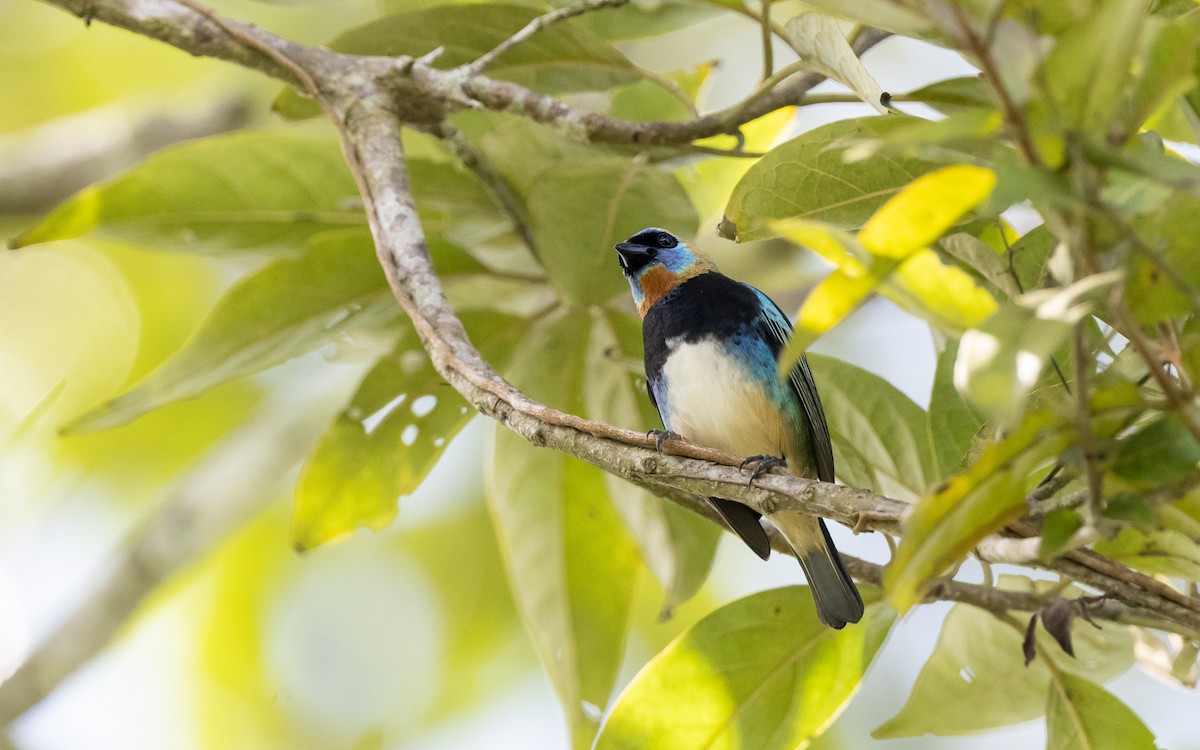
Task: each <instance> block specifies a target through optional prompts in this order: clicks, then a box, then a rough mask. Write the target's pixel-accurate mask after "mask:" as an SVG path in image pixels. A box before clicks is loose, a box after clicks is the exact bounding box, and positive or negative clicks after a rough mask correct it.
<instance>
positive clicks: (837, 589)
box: [769, 511, 863, 629]
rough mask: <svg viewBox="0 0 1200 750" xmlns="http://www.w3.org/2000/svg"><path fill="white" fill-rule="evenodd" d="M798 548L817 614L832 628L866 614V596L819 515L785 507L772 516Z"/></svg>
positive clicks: (789, 540) (784, 534)
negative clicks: (809, 514)
mask: <svg viewBox="0 0 1200 750" xmlns="http://www.w3.org/2000/svg"><path fill="white" fill-rule="evenodd" d="M769 518H770V521H771V523H773V524H774V525H775V526H776V527H777V528H778V529H779V530H780V531H781V532H783V536H784V537H785V538H786V539H787V540H788V544H790V545H791V546H792V549H793V550H795V552H796V557H797V558H798V559H799V560H800V567H802V568H804V575H805V577H806V578H808V586H809V588H810V589H811V590H812V594H813V599H814V600H815V601H816V604H817V617H818V618H819V619H820V620H821V622H823V623H825V624H826V625H828V626H829V627H831V628H838V629H840V628H843V627H845V625H846V623H848V622H858V621H859V620H861V619H862V616H863V600H862V597H861V596H860V595H859V593H858V589H857V588H855V586H854V581H853V580H852V579H851V578H850V576H849V574H847V573H846V568H845V566H844V565H842V558H841V557H840V556H839V555H838V551H837V548H836V547H834V546H833V540H832V539H830V538H829V530H828V529H826V528H825V522H824V521H822V520H821V519H820V518H814V517H813V516H806V515H804V514H803V513H795V512H792V511H782V512H780V513H775V514H772V515H771V516H769Z"/></svg>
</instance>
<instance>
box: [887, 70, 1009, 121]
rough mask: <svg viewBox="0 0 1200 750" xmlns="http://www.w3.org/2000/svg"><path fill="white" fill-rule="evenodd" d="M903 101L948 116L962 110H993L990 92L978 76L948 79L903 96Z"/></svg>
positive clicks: (993, 104)
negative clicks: (918, 104) (916, 103)
mask: <svg viewBox="0 0 1200 750" xmlns="http://www.w3.org/2000/svg"><path fill="white" fill-rule="evenodd" d="M903 100H904V101H915V102H922V103H923V104H928V105H929V106H930V107H933V108H934V109H936V110H938V111H940V112H943V113H946V114H950V113H953V112H958V111H961V110H963V109H989V110H990V109H993V108H994V107H995V103H994V101H993V100H992V91H991V89H990V88H989V87H988V85H987V84H986V83H984V81H983V79H982V78H980V77H979V76H969V77H966V78H948V79H946V80H944V81H938V82H936V83H931V84H929V85H928V86H923V87H922V88H919V89H917V90H916V91H913V92H911V93H908V94H905V95H904V97H903Z"/></svg>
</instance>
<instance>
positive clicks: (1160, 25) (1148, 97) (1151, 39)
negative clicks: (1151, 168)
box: [1124, 16, 1200, 134]
mask: <svg viewBox="0 0 1200 750" xmlns="http://www.w3.org/2000/svg"><path fill="white" fill-rule="evenodd" d="M1143 40H1144V43H1143V46H1144V47H1149V49H1143V50H1142V55H1141V56H1142V57H1144V58H1145V59H1144V65H1143V69H1142V71H1141V73H1140V75H1139V76H1138V80H1137V81H1136V82H1135V83H1134V84H1133V90H1132V92H1131V95H1130V106H1129V110H1128V113H1127V114H1125V117H1124V120H1125V125H1124V132H1125V133H1126V134H1133V133H1136V132H1137V130H1138V128H1139V127H1141V126H1142V125H1143V124H1145V123H1146V121H1147V120H1148V119H1150V117H1151V116H1152V115H1153V114H1154V113H1155V112H1156V111H1157V110H1159V109H1160V108H1162V107H1163V106H1164V105H1165V104H1167V103H1168V102H1170V101H1171V100H1173V99H1175V98H1177V97H1181V96H1183V95H1184V94H1186V93H1187V92H1188V91H1189V90H1190V89H1192V88H1193V87H1194V86H1195V85H1196V70H1195V68H1196V47H1197V45H1198V44H1200V22H1197V20H1196V18H1195V17H1194V16H1192V17H1188V18H1182V19H1172V20H1170V21H1166V20H1163V19H1160V18H1150V19H1147V20H1146V33H1145V35H1144V37H1143Z"/></svg>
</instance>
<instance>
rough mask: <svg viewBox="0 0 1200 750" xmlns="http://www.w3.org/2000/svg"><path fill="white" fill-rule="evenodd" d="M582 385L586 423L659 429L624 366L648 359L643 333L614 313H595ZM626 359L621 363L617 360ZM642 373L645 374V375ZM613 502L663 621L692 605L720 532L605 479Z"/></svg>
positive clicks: (647, 401)
mask: <svg viewBox="0 0 1200 750" xmlns="http://www.w3.org/2000/svg"><path fill="white" fill-rule="evenodd" d="M586 357H587V367H586V372H587V376H586V379H585V381H584V385H583V394H584V402H585V405H586V411H585V413H586V414H587V416H588V418H590V419H596V420H601V421H604V422H608V423H609V424H615V425H620V426H623V427H629V428H631V429H635V430H644V429H648V428H649V427H651V426H656V425H658V424H659V419H658V414H657V412H655V410H654V407H653V406H652V405H651V403H650V399H649V397H648V396H647V395H646V391H645V385H644V381H643V383H642V387H641V388H637V387H636V386H635V377H634V371H631V370H630V369H629V368H628V367H626V366H624V365H623V363H622V361H621V359H624V360H625V361H637V362H639V363H640V361H641V359H642V326H641V321H640V320H638V319H637V318H635V317H633V316H630V315H625V314H622V313H618V312H615V311H605V312H599V311H597V312H593V314H592V337H591V341H590V343H589V345H588V351H587V354H586ZM618 358H621V359H618ZM636 371H637V372H639V373H640V371H641V367H640V366H637V368H636ZM604 480H605V482H606V483H607V484H608V491H609V494H610V495H611V496H612V499H613V503H614V504H615V505H616V508H617V512H618V513H619V514H620V516H621V520H622V521H623V522H624V523H625V527H626V528H627V529H629V531H630V533H631V534H633V536H634V538H635V539H636V540H637V543H638V548H639V549H640V550H641V553H642V559H643V560H644V561H645V562H646V566H647V567H648V568H649V569H650V572H651V573H652V574H653V575H654V577H655V578H656V579H657V580H658V582H659V583H660V584H661V585H662V587H663V590H664V592H665V594H666V596H665V598H664V601H663V605H662V610H661V612H662V615H663V616H669V615H670V613H671V610H672V609H673V608H674V607H676V606H677V605H679V604H682V603H683V602H685V601H687V600H688V599H690V598H691V597H692V596H693V595H695V593H696V592H697V591H698V590H699V589H700V587H701V586H702V585H703V584H704V581H705V579H706V578H707V577H708V571H709V569H710V568H711V567H712V561H713V555H714V554H715V553H716V549H717V541H718V539H719V538H720V536H721V529H720V527H719V526H716V525H715V524H713V523H710V522H709V521H708V520H707V519H704V518H701V517H700V516H698V515H696V514H695V513H692V512H691V511H688V510H685V509H683V508H680V507H679V506H677V505H675V504H674V503H671V502H668V501H666V500H663V499H662V498H659V497H657V496H655V495H654V494H653V493H650V492H648V491H646V490H644V489H642V488H640V487H638V486H637V485H634V484H632V483H631V482H627V481H625V480H624V479H621V478H620V477H617V476H614V475H612V474H609V473H607V472H606V473H605V474H604Z"/></svg>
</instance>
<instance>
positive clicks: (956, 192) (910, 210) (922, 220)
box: [858, 164, 996, 259]
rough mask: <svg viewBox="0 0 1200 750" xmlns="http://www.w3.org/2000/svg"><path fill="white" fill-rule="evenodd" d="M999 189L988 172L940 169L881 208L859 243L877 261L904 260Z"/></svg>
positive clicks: (964, 166)
mask: <svg viewBox="0 0 1200 750" xmlns="http://www.w3.org/2000/svg"><path fill="white" fill-rule="evenodd" d="M995 186H996V174H995V172H993V171H992V170H990V169H985V168H984V167H975V166H971V165H967V164H959V165H955V166H950V167H942V168H941V169H938V170H937V171H934V172H930V173H929V174H927V175H923V176H921V177H918V178H917V179H915V180H913V181H912V182H911V183H910V184H909V185H908V186H906V187H905V188H904V189H903V190H901V191H900V192H899V193H898V194H897V195H895V196H894V197H892V198H891V199H889V200H888V202H887V203H885V204H883V206H881V207H880V208H879V210H878V211H876V212H875V214H874V215H873V216H871V218H870V219H869V220H868V221H867V223H866V225H864V226H863V228H862V231H860V232H859V233H858V239H859V242H861V243H862V244H863V247H865V248H867V250H869V251H871V252H872V253H874V254H875V255H880V256H883V257H885V258H896V259H901V258H906V257H908V256H909V255H911V254H912V253H914V252H916V251H917V250H920V249H922V248H925V247H928V246H929V245H930V244H932V243H933V242H934V241H935V240H937V238H938V237H941V236H942V235H943V234H945V232H946V230H948V229H949V228H950V227H952V226H954V224H955V223H956V222H958V221H959V220H960V219H961V218H962V217H963V216H964V215H966V213H967V212H968V211H970V210H971V209H973V208H975V207H976V206H978V205H979V204H981V203H983V201H984V200H986V199H987V197H988V196H989V195H991V192H992V188H994V187H995Z"/></svg>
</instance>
